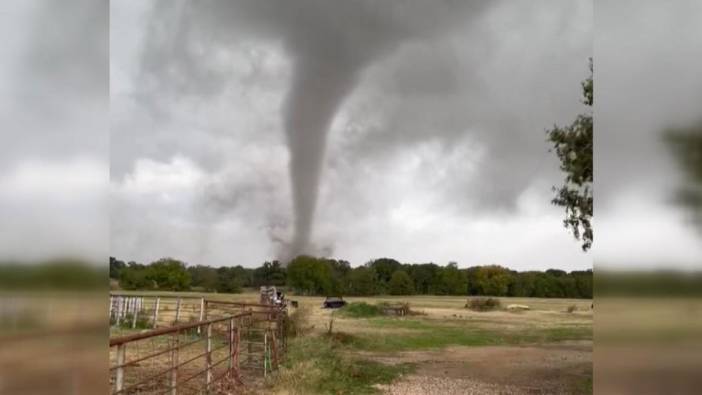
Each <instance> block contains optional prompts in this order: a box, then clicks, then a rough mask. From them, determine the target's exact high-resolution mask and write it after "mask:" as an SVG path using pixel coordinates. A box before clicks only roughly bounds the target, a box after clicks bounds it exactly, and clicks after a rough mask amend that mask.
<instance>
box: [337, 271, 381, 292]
mask: <svg viewBox="0 0 702 395" xmlns="http://www.w3.org/2000/svg"><path fill="white" fill-rule="evenodd" d="M343 281H344V288H345V289H346V292H347V293H348V294H349V295H354V296H370V295H376V294H377V293H378V280H377V278H376V273H375V270H373V269H372V268H370V267H367V266H360V267H357V268H355V269H351V270H350V271H349V272H348V273H347V274H346V276H344V280H343Z"/></svg>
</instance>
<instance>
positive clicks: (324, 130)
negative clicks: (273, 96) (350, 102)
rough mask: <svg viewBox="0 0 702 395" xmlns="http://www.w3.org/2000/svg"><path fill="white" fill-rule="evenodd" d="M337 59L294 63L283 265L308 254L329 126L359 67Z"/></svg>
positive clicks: (286, 120) (288, 113) (287, 119)
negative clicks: (288, 233)
mask: <svg viewBox="0 0 702 395" xmlns="http://www.w3.org/2000/svg"><path fill="white" fill-rule="evenodd" d="M338 59H340V58H335V59H330V58H327V59H324V58H319V57H312V58H298V59H295V61H294V65H293V81H292V84H291V87H290V90H289V93H288V96H287V100H286V108H285V115H284V125H285V134H286V138H287V145H288V150H289V153H290V164H289V171H290V182H291V188H292V198H293V208H294V234H293V238H292V241H291V243H290V245H289V251H286V252H285V254H284V255H285V259H290V258H293V257H295V256H297V255H300V254H305V253H307V254H311V253H314V251H312V246H311V245H310V238H311V234H312V226H313V222H314V216H315V210H316V207H317V201H318V198H319V189H320V179H321V177H322V168H323V162H324V157H325V152H326V146H327V135H328V131H329V128H330V127H331V123H332V121H333V119H334V116H335V114H336V113H337V111H338V109H339V107H340V106H341V104H342V103H343V101H344V99H345V98H346V97H347V96H348V95H349V93H350V92H351V91H352V89H353V87H354V86H355V85H356V80H357V76H358V69H359V68H360V66H359V65H356V64H352V63H351V62H349V63H345V64H344V63H343V62H340V61H339V60H338Z"/></svg>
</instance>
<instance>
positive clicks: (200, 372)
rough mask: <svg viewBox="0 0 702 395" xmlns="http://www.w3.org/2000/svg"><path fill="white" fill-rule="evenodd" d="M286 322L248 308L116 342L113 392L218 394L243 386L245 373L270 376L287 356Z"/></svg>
mask: <svg viewBox="0 0 702 395" xmlns="http://www.w3.org/2000/svg"><path fill="white" fill-rule="evenodd" d="M267 307H270V306H267ZM286 319H287V313H286V312H285V311H283V310H279V309H276V310H265V309H262V310H259V311H253V310H249V311H244V312H239V313H238V314H230V315H227V316H221V317H214V318H213V317H209V318H208V319H205V320H202V321H196V322H191V323H185V324H177V325H174V326H171V327H161V328H156V329H152V330H149V331H146V332H139V333H133V334H130V335H126V336H120V337H117V338H112V339H110V381H111V388H112V390H111V393H112V394H136V393H139V394H172V395H175V394H188V393H203V392H204V393H217V392H220V390H221V389H222V388H224V387H227V386H236V385H240V384H241V383H242V380H241V377H242V376H241V374H242V372H245V374H256V375H258V374H260V373H261V371H262V374H263V376H266V375H268V374H269V373H271V372H272V371H273V370H275V369H277V368H278V365H279V364H280V362H281V360H282V356H283V355H284V354H285V350H286V336H285V320H286Z"/></svg>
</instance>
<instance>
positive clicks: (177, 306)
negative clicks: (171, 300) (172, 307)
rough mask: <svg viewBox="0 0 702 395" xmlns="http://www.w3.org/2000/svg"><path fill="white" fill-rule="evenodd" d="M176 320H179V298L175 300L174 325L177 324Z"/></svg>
mask: <svg viewBox="0 0 702 395" xmlns="http://www.w3.org/2000/svg"><path fill="white" fill-rule="evenodd" d="M178 318H180V296H179V297H178V299H177V300H176V318H175V323H176V324H177V323H178Z"/></svg>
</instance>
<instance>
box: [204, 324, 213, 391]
mask: <svg viewBox="0 0 702 395" xmlns="http://www.w3.org/2000/svg"><path fill="white" fill-rule="evenodd" d="M206 336H207V341H206V342H205V347H206V350H207V353H206V354H205V363H206V364H207V366H206V368H205V369H206V372H205V392H206V393H209V391H210V384H212V323H211V322H210V323H209V324H207V335H206Z"/></svg>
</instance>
